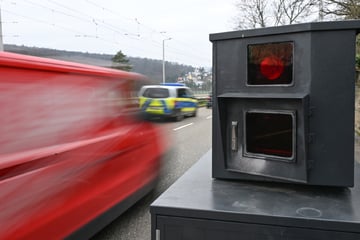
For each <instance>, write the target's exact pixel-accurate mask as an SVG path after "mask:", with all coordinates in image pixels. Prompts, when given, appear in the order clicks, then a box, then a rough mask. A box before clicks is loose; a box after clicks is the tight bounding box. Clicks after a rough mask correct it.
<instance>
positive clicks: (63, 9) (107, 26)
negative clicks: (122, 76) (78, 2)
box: [3, 0, 207, 62]
mask: <svg viewBox="0 0 360 240" xmlns="http://www.w3.org/2000/svg"><path fill="white" fill-rule="evenodd" d="M84 1H85V2H86V3H88V4H91V5H93V6H94V7H96V8H98V9H101V10H102V11H106V12H108V13H111V14H113V15H115V16H116V17H119V16H120V14H119V13H117V12H115V11H113V10H111V9H108V8H106V7H103V6H102V5H100V4H99V3H95V2H94V1H90V0H84ZM23 2H26V3H27V4H31V5H33V6H37V7H40V8H43V9H46V10H48V11H50V12H52V13H54V14H59V15H63V16H66V17H69V18H73V19H76V20H77V21H81V22H85V23H87V24H89V22H92V23H93V24H94V28H95V35H91V34H88V33H85V32H83V31H79V30H77V29H73V28H69V27H67V26H63V25H61V24H57V23H50V22H49V21H48V20H42V19H38V18H34V17H30V16H25V15H21V14H17V13H14V12H11V11H9V10H6V9H3V11H5V12H8V13H10V14H13V15H17V16H20V17H22V18H26V19H30V20H32V21H35V22H39V23H42V24H47V25H51V26H53V27H58V28H61V29H64V30H66V31H69V32H72V33H76V35H75V36H76V37H84V38H96V39H99V40H101V41H105V42H107V43H108V44H113V45H119V44H123V43H120V42H119V41H117V40H115V39H111V40H110V39H108V38H106V37H103V36H104V33H99V31H98V30H100V29H101V31H105V30H107V31H109V32H110V33H111V34H113V35H114V34H117V35H119V36H122V37H124V38H130V39H133V40H138V41H146V43H147V44H151V45H153V46H155V47H156V48H159V50H160V48H161V47H162V44H161V41H162V40H163V39H165V38H168V37H169V36H168V34H167V33H166V32H164V31H158V30H155V29H153V28H152V27H149V26H147V25H146V24H143V23H141V21H140V20H139V19H138V18H127V17H121V18H122V19H124V21H132V23H133V24H136V25H137V27H138V28H137V31H135V32H134V30H133V29H132V30H131V31H130V30H128V29H125V28H120V27H119V26H117V25H113V24H112V23H108V22H107V21H105V20H103V19H100V18H96V17H94V16H91V15H89V14H86V13H84V12H83V11H80V10H78V9H74V8H72V7H69V6H67V5H65V4H63V3H59V2H57V1H55V0H47V2H48V3H50V4H51V5H50V6H49V5H44V4H40V3H38V2H34V1H31V0H23ZM140 27H141V28H140ZM144 29H147V30H148V32H144ZM147 34H148V36H147ZM153 35H156V38H155V40H154V38H153V37H152V36H153ZM156 39H161V40H158V41H157V40H156ZM172 40H173V41H174V42H177V43H180V45H181V47H180V48H181V49H179V48H177V47H174V46H173V44H171V46H167V48H166V50H167V51H166V52H167V54H169V53H170V54H171V53H173V54H174V55H172V56H173V58H177V59H180V58H179V55H181V56H183V57H191V58H196V59H198V60H201V61H207V59H206V58H205V57H203V55H204V54H198V53H197V52H199V51H196V50H194V49H192V48H191V47H190V48H189V46H186V47H185V48H184V47H183V46H185V45H186V44H184V43H183V42H181V41H179V40H177V39H176V38H172ZM136 48H138V49H139V48H141V46H140V47H139V44H137V46H136ZM143 50H144V51H145V50H148V49H143ZM139 53H140V55H141V52H139ZM181 62H184V61H181Z"/></svg>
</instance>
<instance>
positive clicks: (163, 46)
mask: <svg viewBox="0 0 360 240" xmlns="http://www.w3.org/2000/svg"><path fill="white" fill-rule="evenodd" d="M167 40H171V38H166V39H163V42H162V43H163V44H162V49H163V60H162V64H163V69H162V70H163V80H162V82H163V83H165V41H167Z"/></svg>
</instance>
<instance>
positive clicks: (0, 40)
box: [0, 6, 4, 52]
mask: <svg viewBox="0 0 360 240" xmlns="http://www.w3.org/2000/svg"><path fill="white" fill-rule="evenodd" d="M0 51H1V52H2V51H4V43H3V33H2V21H1V6H0Z"/></svg>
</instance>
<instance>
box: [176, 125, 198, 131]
mask: <svg viewBox="0 0 360 240" xmlns="http://www.w3.org/2000/svg"><path fill="white" fill-rule="evenodd" d="M193 124H194V123H189V124H186V125H183V126H180V127H177V128H174V129H173V130H174V131H177V130H180V129H182V128H186V127H188V126H191V125H193Z"/></svg>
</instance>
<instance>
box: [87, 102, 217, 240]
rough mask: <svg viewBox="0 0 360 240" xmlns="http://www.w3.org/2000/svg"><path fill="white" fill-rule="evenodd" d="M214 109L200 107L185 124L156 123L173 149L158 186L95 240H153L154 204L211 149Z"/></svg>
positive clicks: (165, 163)
mask: <svg viewBox="0 0 360 240" xmlns="http://www.w3.org/2000/svg"><path fill="white" fill-rule="evenodd" d="M211 115H212V111H211V109H206V108H199V110H198V115H197V116H196V117H190V118H185V119H184V120H183V121H181V122H172V121H156V124H159V125H161V126H162V127H164V128H165V129H166V132H167V134H168V135H169V136H168V139H167V140H168V141H169V143H170V145H171V146H172V148H171V150H170V151H169V153H168V154H167V156H165V158H164V161H163V166H162V171H161V176H160V181H159V183H158V185H157V187H156V188H155V189H154V191H152V192H151V193H150V194H149V195H147V196H146V197H145V198H143V199H142V200H140V201H139V202H138V203H136V204H135V205H134V206H133V207H132V208H130V209H129V210H128V211H126V212H125V213H124V214H122V215H121V216H120V217H119V218H117V219H116V220H115V221H114V222H112V223H111V224H110V225H108V226H107V227H106V228H104V229H103V230H102V231H101V232H99V233H98V234H97V235H95V236H94V237H93V238H92V239H93V240H105V239H107V240H115V239H116V240H147V239H150V227H151V226H150V225H151V221H150V212H149V206H150V204H151V203H152V202H153V201H154V200H155V199H156V197H157V196H159V195H160V194H161V193H162V192H164V191H165V190H166V189H167V188H168V187H169V186H170V185H171V184H172V183H174V182H175V181H176V180H177V179H178V178H179V177H180V176H181V175H183V174H184V173H185V172H186V170H188V169H189V168H190V167H191V166H192V165H193V164H194V163H195V162H196V161H197V160H199V159H200V157H201V156H202V155H204V154H205V153H206V152H207V151H209V150H210V148H211V122H212V117H211Z"/></svg>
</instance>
